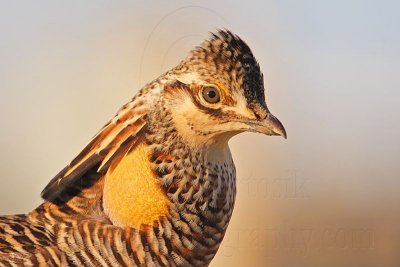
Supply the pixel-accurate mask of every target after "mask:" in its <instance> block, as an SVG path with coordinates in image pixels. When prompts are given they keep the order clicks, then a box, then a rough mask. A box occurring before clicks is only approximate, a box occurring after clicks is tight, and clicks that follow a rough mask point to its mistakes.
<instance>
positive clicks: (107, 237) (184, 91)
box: [0, 30, 286, 266]
mask: <svg viewBox="0 0 400 267" xmlns="http://www.w3.org/2000/svg"><path fill="white" fill-rule="evenodd" d="M245 131H252V132H259V133H264V134H266V135H281V136H283V137H285V138H286V133H285V129H284V128H283V126H282V124H281V123H280V122H279V120H278V119H276V118H275V117H274V116H273V115H272V114H271V113H270V112H269V111H268V108H267V105H266V103H265V97H264V84H263V75H262V73H261V71H260V67H259V65H258V63H257V61H256V59H255V58H254V56H253V54H252V52H251V50H250V48H249V47H248V46H247V45H246V44H245V42H244V41H242V40H241V39H240V38H239V37H238V36H237V35H234V34H232V33H231V32H229V31H227V30H219V31H218V32H217V33H215V34H212V35H211V36H210V38H209V39H208V40H206V41H204V42H203V43H202V44H201V45H200V46H198V47H196V48H195V49H194V50H192V52H191V53H190V54H189V55H188V57H187V58H186V59H185V60H183V61H182V62H181V63H180V64H179V65H178V66H177V67H175V68H173V69H171V70H169V71H167V72H166V73H164V74H163V75H161V76H160V77H159V78H157V79H156V80H154V81H153V82H151V83H149V84H147V85H146V86H144V87H143V88H142V89H141V90H140V91H139V92H138V94H137V95H136V96H135V97H134V98H133V99H132V100H131V101H130V102H128V103H127V104H126V105H124V106H123V107H122V108H121V109H120V110H119V111H118V113H117V114H116V116H115V117H114V118H113V119H112V120H111V121H110V122H108V123H107V124H106V125H105V126H104V127H103V128H102V129H101V130H100V132H99V133H98V134H97V135H96V136H95V137H94V138H93V139H92V140H91V141H90V143H89V144H88V145H87V146H86V147H85V148H84V149H83V150H82V152H81V153H80V154H79V155H78V156H77V157H76V158H75V159H74V160H73V161H72V162H71V163H70V164H69V165H68V166H67V167H66V168H64V169H63V170H62V171H61V172H60V173H59V174H57V175H56V176H55V177H54V178H53V179H52V180H51V181H50V183H49V184H48V185H47V187H46V188H45V189H44V190H43V192H42V197H43V198H44V200H45V201H44V203H43V204H41V205H40V206H39V207H38V208H37V209H35V210H33V211H32V212H30V213H28V214H24V215H14V216H3V217H0V266H207V265H208V264H209V263H210V261H211V260H212V259H213V257H214V256H215V254H216V252H217V250H218V247H219V245H220V244H221V242H222V239H223V237H224V234H225V231H226V229H227V226H228V223H229V220H230V218H231V215H232V211H233V207H234V201H235V193H236V186H235V179H236V175H235V166H234V163H233V160H232V157H231V153H230V150H229V147H228V141H229V139H230V138H231V137H232V136H234V135H236V134H238V133H241V132H245Z"/></svg>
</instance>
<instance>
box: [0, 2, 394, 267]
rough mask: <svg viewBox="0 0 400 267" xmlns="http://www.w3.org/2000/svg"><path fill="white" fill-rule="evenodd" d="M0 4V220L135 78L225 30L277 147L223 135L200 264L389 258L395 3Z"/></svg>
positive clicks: (28, 204) (390, 261)
mask: <svg viewBox="0 0 400 267" xmlns="http://www.w3.org/2000/svg"><path fill="white" fill-rule="evenodd" d="M136 2H137V3H135V2H134V1H77V0H73V1H50V0H47V1H43V0H38V1H24V2H21V1H0V125H1V131H0V213H1V214H14V213H24V212H28V211H29V210H31V209H33V208H35V207H36V206H38V205H39V204H40V203H41V199H40V191H41V190H42V189H43V188H44V186H45V185H46V184H47V182H48V181H49V180H50V179H51V178H52V177H53V176H54V175H55V174H56V173H58V171H59V170H61V169H62V168H63V167H64V166H66V165H67V164H68V163H69V162H70V160H71V159H72V158H73V157H74V156H75V155H77V153H78V152H79V151H80V149H82V148H83V146H84V145H85V144H86V143H87V142H88V141H89V140H90V138H91V137H92V136H93V135H94V134H95V133H96V132H97V131H98V130H99V129H100V127H101V126H102V125H103V124H104V123H105V122H107V121H108V120H109V119H111V117H112V116H113V115H114V114H115V112H116V111H117V110H118V109H119V107H120V106H122V105H123V104H124V103H125V102H127V101H128V100H130V98H131V97H132V96H133V95H134V94H135V92H137V91H138V89H140V87H141V86H143V85H144V84H145V83H147V82H149V81H151V80H152V79H154V78H156V77H157V76H158V75H160V74H161V73H162V72H163V71H165V70H167V69H169V68H171V67H173V66H175V65H176V64H177V63H178V62H179V61H180V60H181V59H182V58H183V57H185V56H186V54H187V52H188V51H189V50H190V49H191V48H192V47H193V46H194V45H197V44H199V43H200V42H201V41H202V40H203V39H204V38H206V37H207V36H208V31H213V30H214V29H216V28H218V27H226V28H228V29H230V30H231V31H233V32H235V33H237V34H238V35H239V36H241V37H242V38H243V39H244V40H245V41H246V42H247V43H248V44H249V46H250V47H251V48H252V50H253V52H254V54H255V56H256V58H257V59H258V60H259V62H260V65H261V68H262V70H263V72H264V75H265V83H266V87H267V91H266V97H267V103H268V104H269V108H270V110H271V111H272V113H273V114H275V115H276V116H277V117H278V118H279V119H280V120H281V121H282V122H283V124H284V125H285V127H286V130H287V132H288V139H287V140H284V139H282V138H278V137H266V136H261V135H256V134H242V135H240V136H237V137H235V138H234V139H233V140H232V141H231V143H230V144H231V149H232V153H233V156H234V159H235V162H236V167H237V172H238V179H237V182H238V194H237V201H236V207H235V211H234V214H233V218H232V220H231V223H230V226H229V229H228V232H227V234H226V237H225V240H224V242H223V244H222V246H221V249H220V251H219V253H218V254H217V256H216V258H215V260H214V261H213V262H212V264H211V266H277V267H281V266H282V267H303V266H307V267H320V266H324V267H329V266H341V267H343V266H363V267H369V266H371V267H372V266H376V267H391V266H393V267H394V266H399V265H400V207H399V205H398V203H399V201H400V194H399V186H400V177H399V171H400V160H399V157H400V139H399V136H400V112H399V106H400V72H399V71H400V16H399V10H400V2H398V1H389V0H386V1H385V0H384V1H370V0H363V1H362V0H348V1H340V0H339V1H319V0H304V1H295V0H291V1H289V0H279V1H278V0H265V1H219V2H216V1H194V0H193V1H176V0H174V1H168V3H167V2H164V1H148V2H146V3H145V2H141V3H139V2H138V1H136Z"/></svg>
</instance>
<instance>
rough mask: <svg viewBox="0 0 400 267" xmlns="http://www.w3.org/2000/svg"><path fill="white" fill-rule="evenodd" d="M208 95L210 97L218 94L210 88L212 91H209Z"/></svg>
mask: <svg viewBox="0 0 400 267" xmlns="http://www.w3.org/2000/svg"><path fill="white" fill-rule="evenodd" d="M207 95H208V97H209V98H214V97H216V96H217V93H216V92H215V91H213V90H210V91H208V92H207Z"/></svg>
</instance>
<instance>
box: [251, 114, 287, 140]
mask: <svg viewBox="0 0 400 267" xmlns="http://www.w3.org/2000/svg"><path fill="white" fill-rule="evenodd" d="M246 124H248V125H249V126H250V131H253V132H257V133H262V134H266V135H280V136H282V137H283V138H285V139H286V138H287V135H286V130H285V128H284V127H283V125H282V123H281V122H280V121H279V120H278V119H277V118H276V117H275V116H274V115H272V114H271V113H269V112H268V113H267V116H266V117H265V118H264V119H263V120H249V121H247V122H246Z"/></svg>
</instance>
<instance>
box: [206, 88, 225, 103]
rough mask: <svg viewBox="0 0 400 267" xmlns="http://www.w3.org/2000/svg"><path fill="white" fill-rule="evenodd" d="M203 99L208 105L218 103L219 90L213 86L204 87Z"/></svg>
mask: <svg viewBox="0 0 400 267" xmlns="http://www.w3.org/2000/svg"><path fill="white" fill-rule="evenodd" d="M202 94H203V98H204V100H205V101H207V102H208V103H210V104H215V103H218V102H219V101H220V100H221V97H220V95H219V90H218V89H217V88H215V87H213V86H206V87H204V88H203V92H202Z"/></svg>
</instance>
